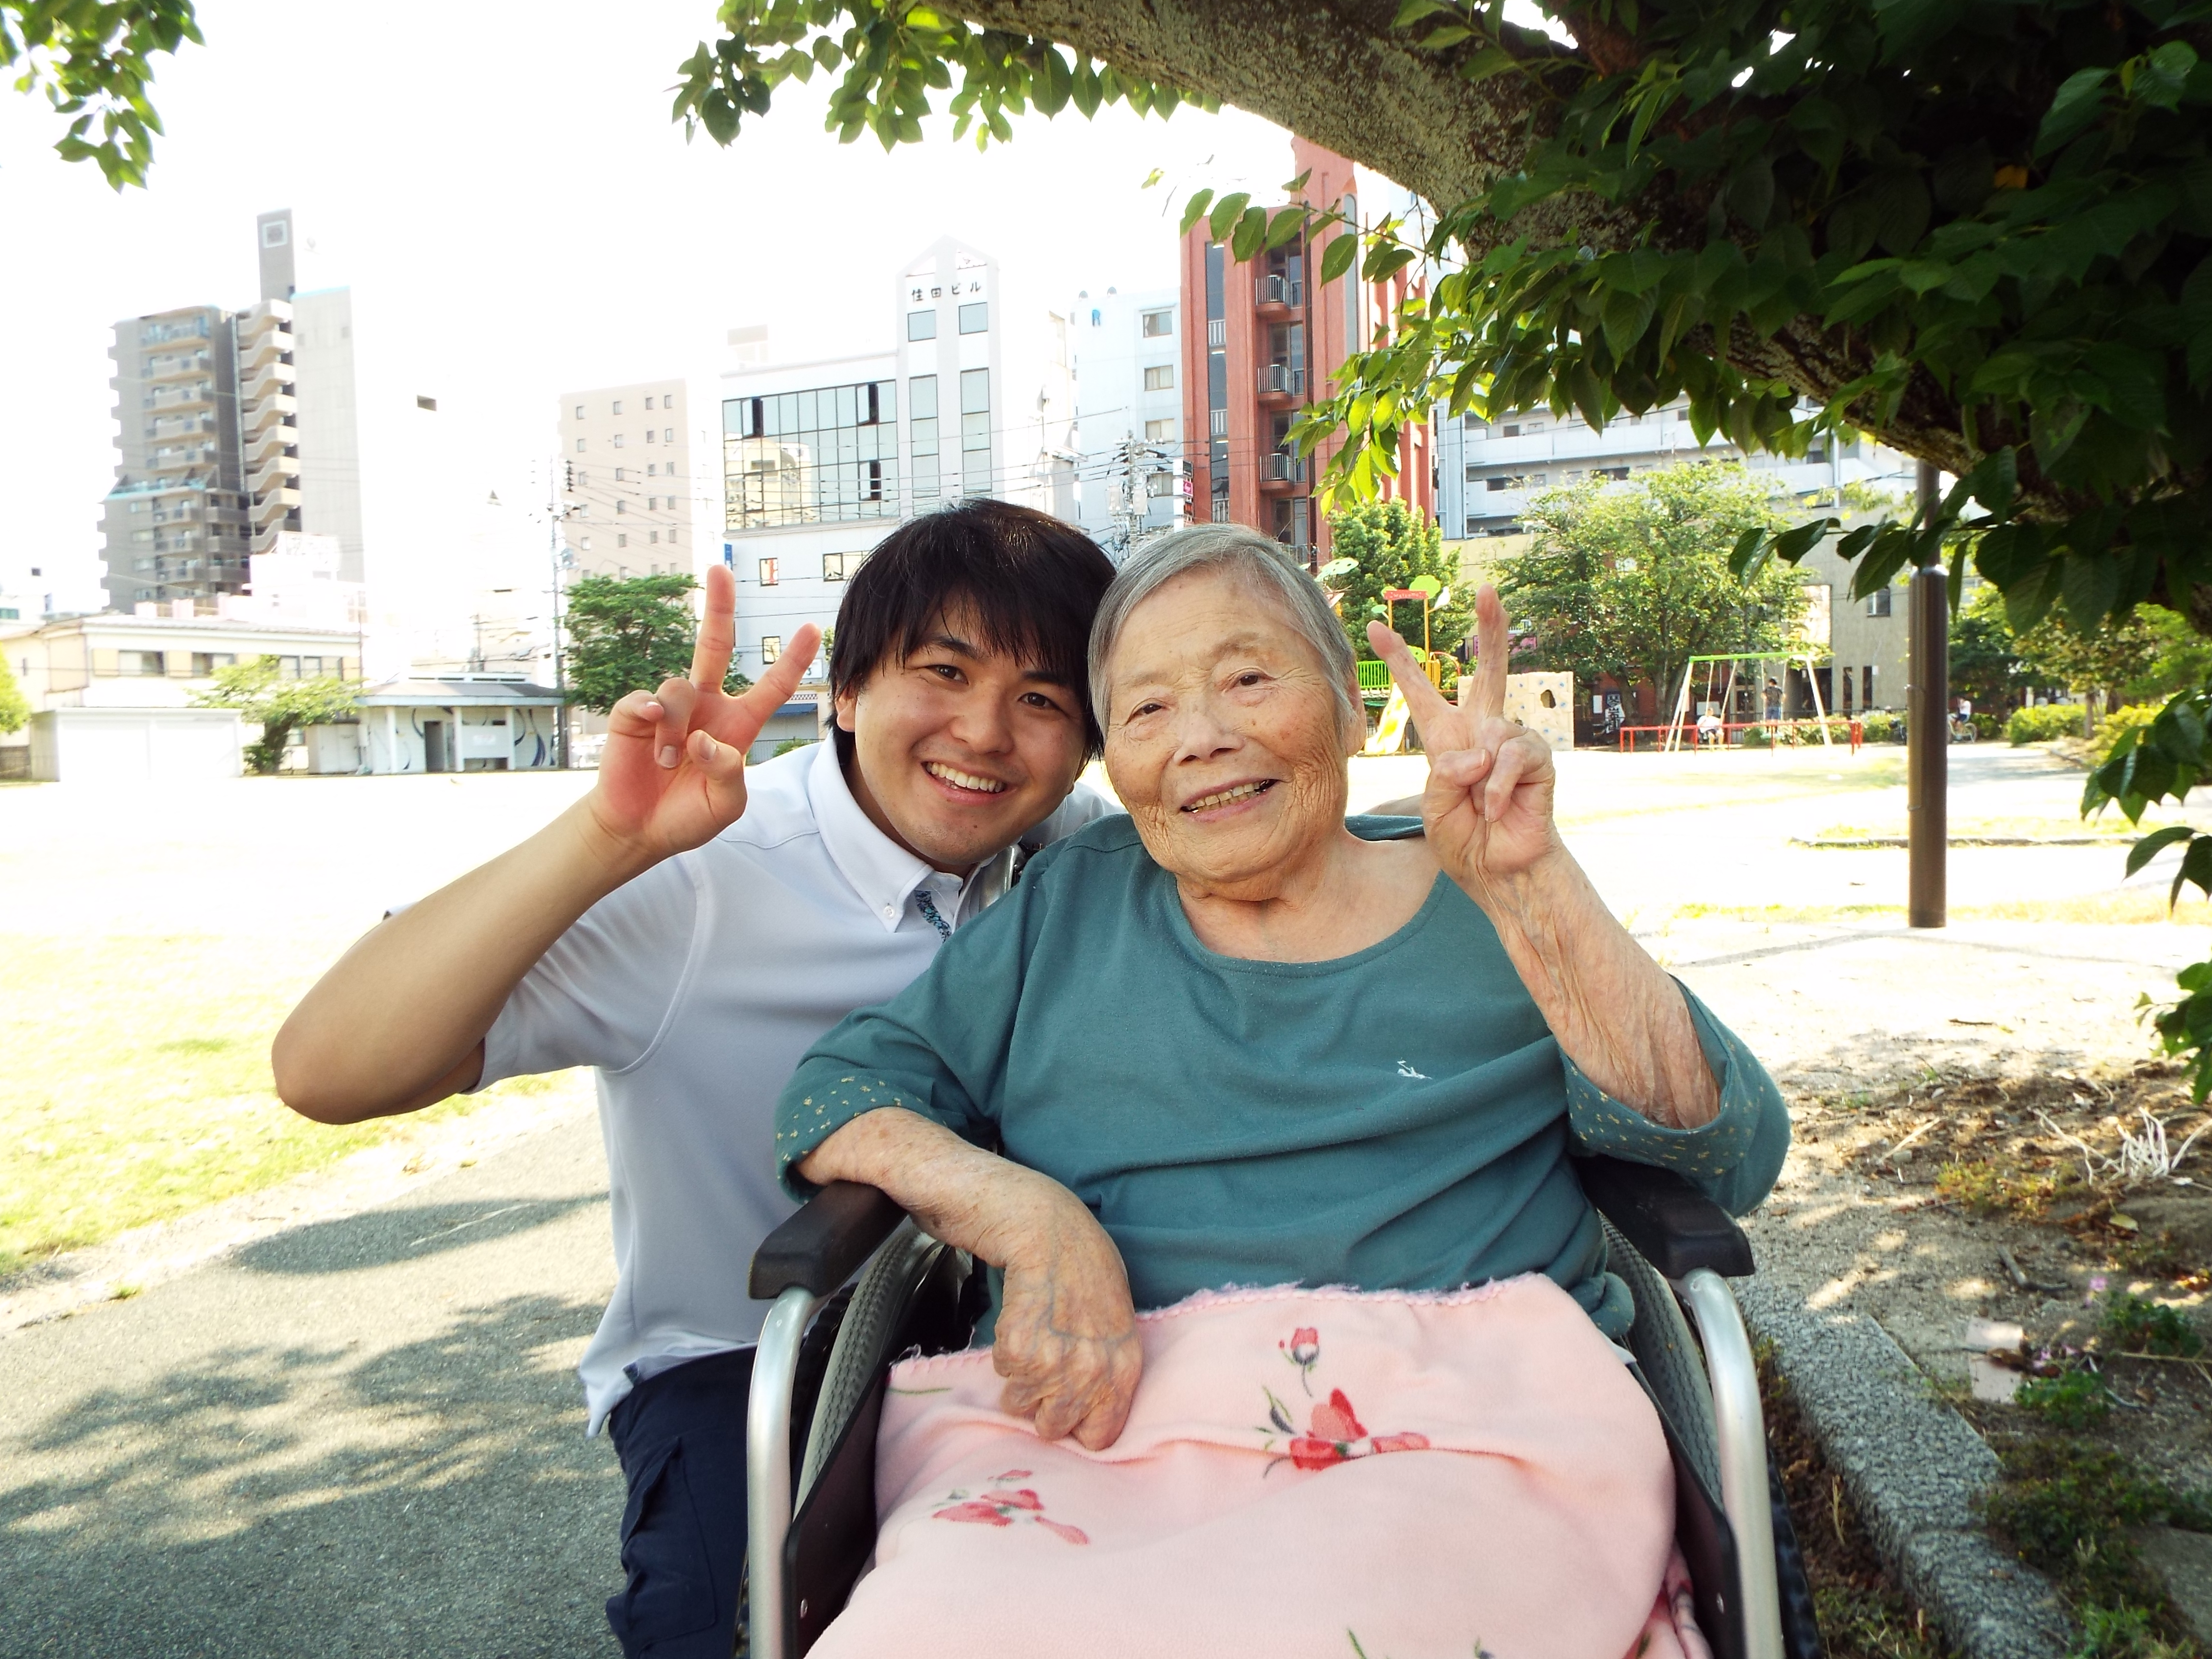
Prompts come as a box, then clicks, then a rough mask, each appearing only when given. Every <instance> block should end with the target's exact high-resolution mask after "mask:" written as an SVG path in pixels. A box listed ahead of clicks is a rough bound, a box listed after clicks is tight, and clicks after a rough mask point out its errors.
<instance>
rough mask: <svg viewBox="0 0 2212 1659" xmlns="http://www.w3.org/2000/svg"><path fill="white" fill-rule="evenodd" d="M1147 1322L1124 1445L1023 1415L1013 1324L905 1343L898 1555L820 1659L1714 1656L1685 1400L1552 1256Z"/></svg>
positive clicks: (892, 1397)
mask: <svg viewBox="0 0 2212 1659" xmlns="http://www.w3.org/2000/svg"><path fill="white" fill-rule="evenodd" d="M1139 1328H1140V1331H1141V1335H1142V1340H1143V1342H1144V1350H1145V1375H1144V1381H1143V1382H1142V1383H1141V1384H1140V1385H1139V1389H1138V1391H1137V1399H1136V1405H1135V1408H1134V1410H1133V1413H1132V1414H1131V1416H1130V1419H1129V1424H1128V1427H1127V1430H1126V1431H1124V1432H1123V1434H1122V1436H1121V1439H1120V1441H1118V1442H1117V1443H1115V1445H1113V1446H1112V1447H1110V1448H1109V1449H1107V1450H1106V1451H1104V1452H1098V1453H1093V1452H1089V1451H1085V1449H1083V1448H1081V1447H1080V1446H1079V1445H1077V1444H1076V1443H1074V1442H1073V1441H1072V1440H1071V1441H1059V1442H1054V1443H1043V1442H1041V1441H1039V1440H1038V1438H1037V1437H1036V1434H1035V1432H1034V1431H1032V1430H1031V1428H1030V1425H1028V1423H1026V1422H1025V1421H1024V1420H1022V1419H1017V1418H1012V1417H1009V1416H1007V1415H1006V1414H1005V1413H1002V1412H1000V1410H999V1408H998V1401H999V1390H1000V1378H999V1376H997V1374H996V1373H995V1372H994V1370H992V1366H991V1356H990V1354H989V1352H988V1351H987V1350H978V1351H974V1352H967V1353H962V1354H952V1355H947V1356H944V1357H942V1358H933V1359H913V1360H908V1361H906V1362H905V1363H903V1364H900V1365H898V1366H896V1368H895V1369H894V1370H892V1372H891V1379H890V1393H889V1394H888V1395H886V1397H885V1400H884V1415H883V1425H882V1431H881V1436H880V1438H879V1441H878V1454H877V1459H878V1461H877V1493H878V1508H879V1510H880V1522H881V1529H880V1533H879V1535H878V1541H877V1546H876V1557H875V1562H874V1565H873V1567H872V1571H870V1572H869V1574H868V1575H867V1576H866V1577H864V1578H863V1579H862V1580H861V1581H860V1584H859V1586H858V1587H857V1588H856V1589H855V1590H854V1595H853V1599H852V1601H851V1604H850V1605H849V1606H848V1607H847V1609H846V1610H845V1612H844V1613H842V1615H840V1616H839V1618H838V1619H837V1620H836V1621H835V1622H834V1623H833V1624H832V1625H831V1626H830V1627H829V1630H828V1631H827V1632H825V1633H824V1634H823V1638H822V1640H821V1641H820V1643H819V1644H817V1646H816V1648H815V1650H814V1652H815V1654H816V1655H817V1656H818V1659H848V1656H866V1659H885V1656H893V1655H896V1656H902V1659H938V1656H943V1659H955V1656H957V1659H972V1656H975V1655H979V1654H1006V1655H1019V1656H1034V1659H1109V1656H1110V1659H1128V1656H1130V1655H1153V1654H1206V1655H1238V1654H1251V1655H1255V1656H1261V1655H1264V1656H1267V1659H1304V1656H1313V1659H1447V1656H1449V1659H1471V1656H1473V1659H1549V1656H1557V1659H1623V1656H1632V1659H1709V1656H1708V1653H1707V1650H1706V1647H1705V1642H1704V1640H1703V1638H1701V1637H1700V1636H1699V1634H1698V1632H1697V1629H1696V1626H1695V1624H1694V1622H1693V1621H1692V1619H1691V1616H1690V1608H1689V1594H1688V1588H1687V1577H1686V1574H1684V1573H1683V1571H1682V1570H1681V1565H1680V1557H1679V1556H1677V1555H1675V1554H1674V1547H1673V1542H1672V1533H1673V1521H1674V1480H1673V1474H1672V1471H1671V1469H1670V1468H1669V1465H1668V1459H1667V1450H1666V1445H1665V1443H1664V1441H1663V1439H1662V1437H1661V1433H1660V1429H1659V1423H1658V1419H1657V1418H1656V1415H1655V1414H1654V1413H1653V1412H1652V1409H1651V1406H1650V1402H1649V1401H1647V1400H1646V1399H1645V1398H1644V1394H1643V1392H1642V1390H1641V1389H1638V1387H1637V1385H1636V1383H1635V1381H1634V1379H1633V1378H1632V1377H1631V1376H1629V1375H1628V1373H1627V1370H1626V1367H1624V1366H1623V1365H1622V1364H1621V1363H1620V1357H1619V1355H1618V1354H1617V1352H1615V1351H1614V1350H1613V1347H1612V1346H1611V1345H1610V1344H1608V1343H1607V1341H1606V1340H1605V1339H1604V1337H1603V1336H1601V1335H1600V1334H1599V1333H1598V1331H1597V1330H1596V1328H1595V1327H1594V1326H1592V1325H1591V1323H1590V1322H1589V1318H1588V1317H1587V1316H1585V1315H1584V1314H1583V1312H1582V1310H1580V1309H1579V1308H1577V1306H1576V1305H1575V1304H1574V1302H1573V1300H1572V1299H1571V1297H1568V1296H1567V1295H1566V1293H1565V1291H1561V1290H1560V1289H1559V1287H1558V1286H1557V1285H1553V1283H1552V1282H1551V1281H1550V1280H1549V1279H1544V1278H1541V1277H1540V1276H1538V1277H1529V1278H1524V1279H1512V1280H1509V1281H1506V1282H1504V1283H1503V1284H1497V1285H1485V1286H1482V1287H1480V1288H1479V1289H1475V1290H1470V1291H1459V1292H1456V1293H1454V1294H1452V1295H1449V1296H1416V1295H1403V1294H1379V1295H1376V1294H1364V1293H1360V1292H1355V1291H1326V1290H1325V1291H1305V1290H1297V1289H1295V1288H1287V1287H1286V1288H1283V1289H1278V1290H1264V1291H1233V1292H1227V1293H1221V1294H1207V1295H1201V1296H1198V1297H1193V1298H1191V1299H1190V1300H1189V1301H1188V1302H1184V1303H1181V1304H1177V1305H1176V1306H1175V1307H1172V1308H1169V1309H1165V1310H1162V1311H1160V1312H1158V1313H1153V1314H1146V1315H1145V1316H1143V1317H1142V1319H1141V1320H1140V1321H1139Z"/></svg>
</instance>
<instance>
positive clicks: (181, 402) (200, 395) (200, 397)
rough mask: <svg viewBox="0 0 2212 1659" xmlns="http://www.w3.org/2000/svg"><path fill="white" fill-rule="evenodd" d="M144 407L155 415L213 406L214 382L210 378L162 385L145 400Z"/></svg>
mask: <svg viewBox="0 0 2212 1659" xmlns="http://www.w3.org/2000/svg"><path fill="white" fill-rule="evenodd" d="M146 407H147V408H149V409H150V410H154V411H155V414H156V415H189V414H191V413H193V412H195V411H196V410H203V409H212V408H214V407H215V383H214V382H213V381H212V380H185V381H181V382H179V384H177V385H175V386H163V387H162V388H161V390H160V391H158V392H155V393H154V395H153V396H152V397H150V398H148V399H147V400H146Z"/></svg>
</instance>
